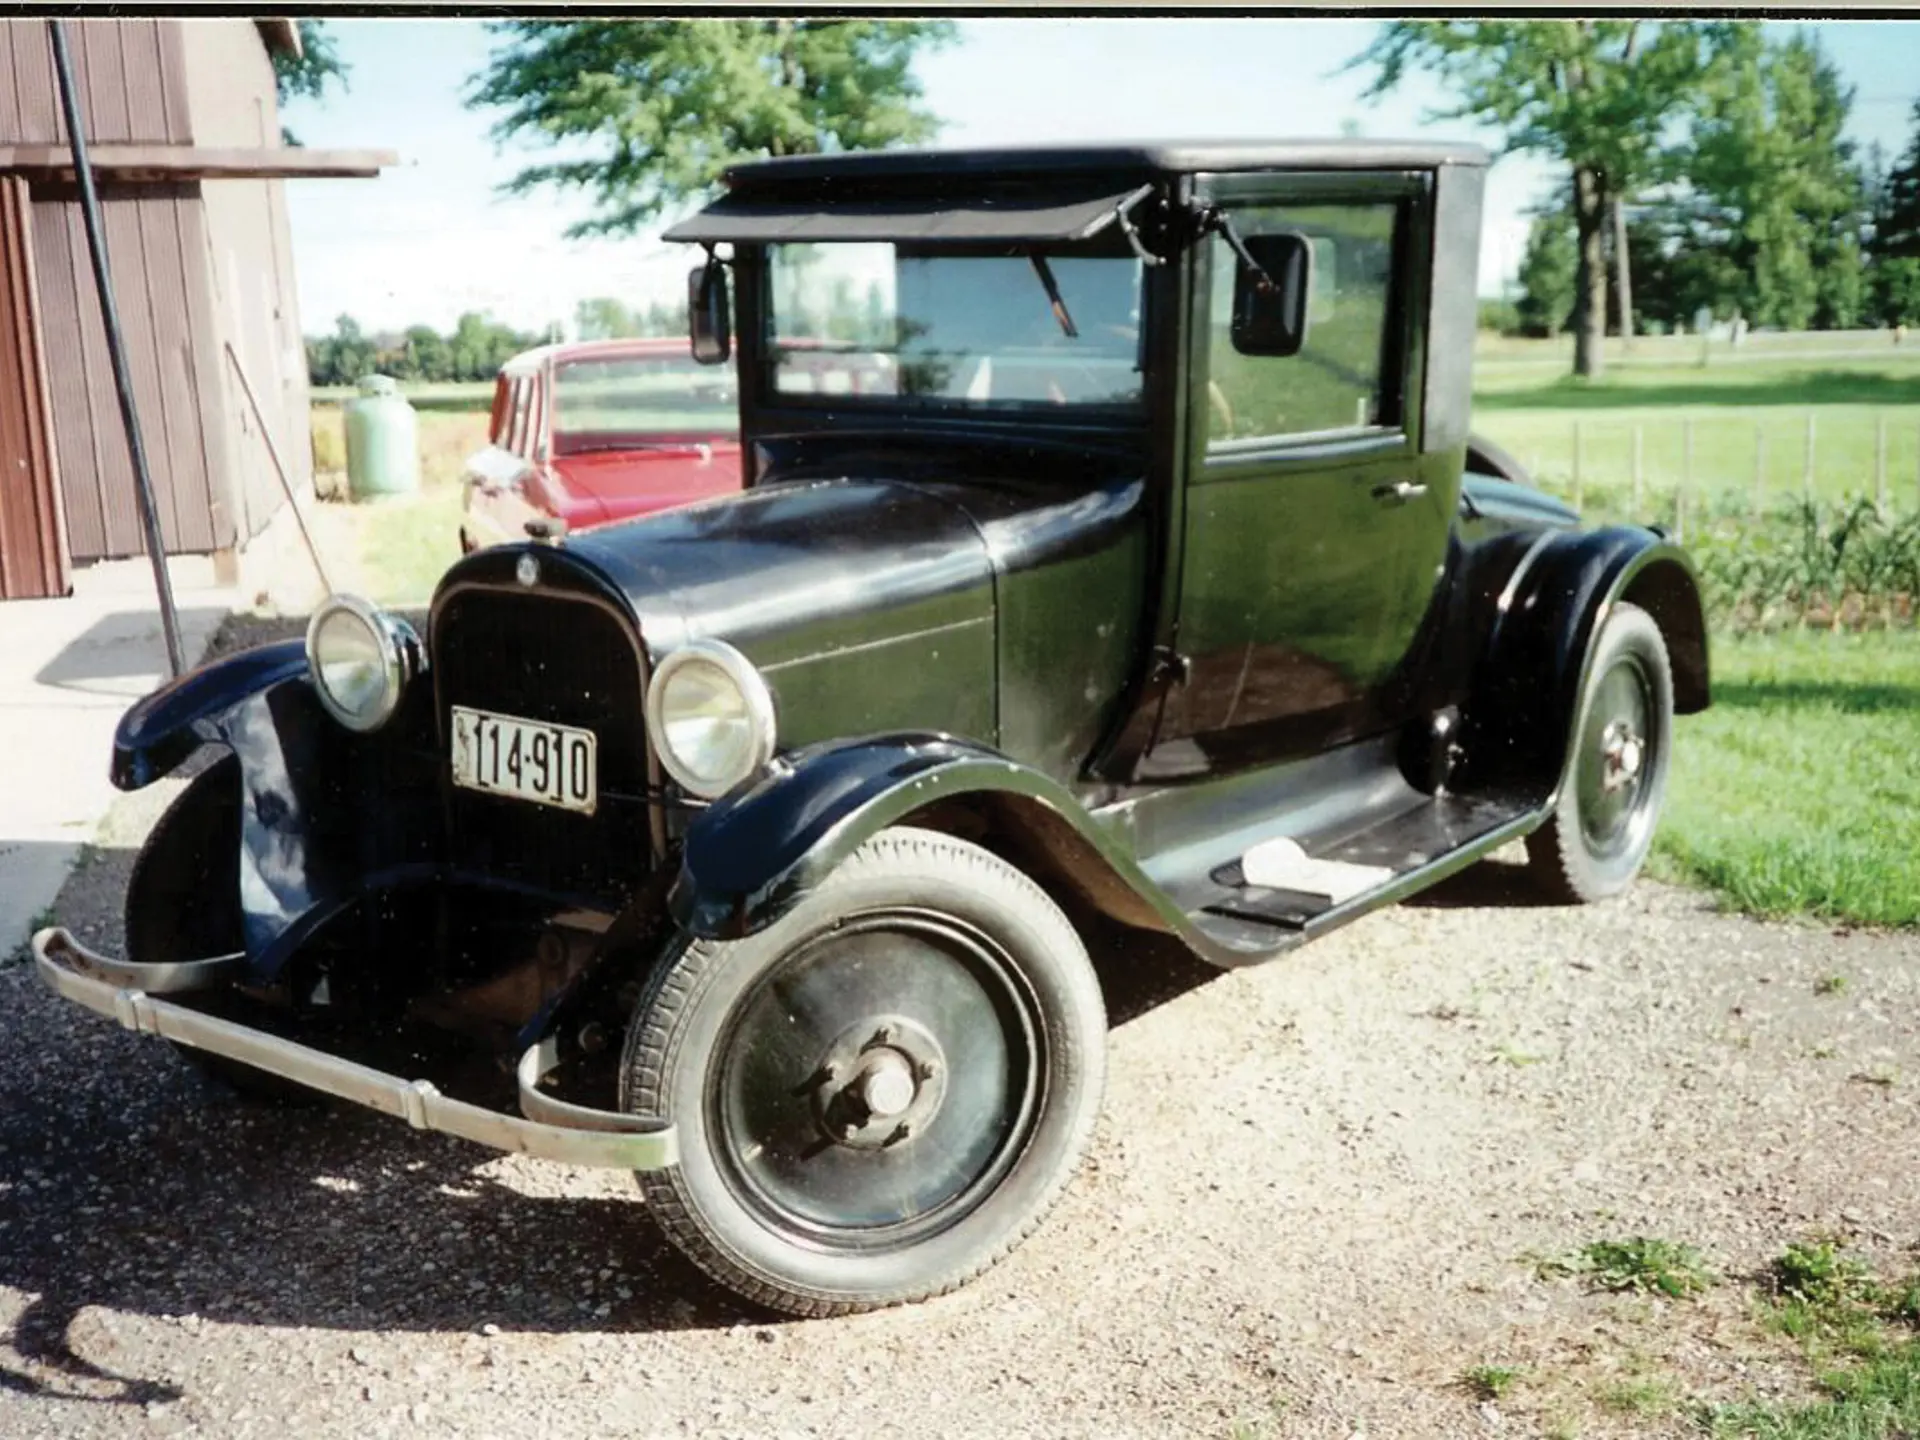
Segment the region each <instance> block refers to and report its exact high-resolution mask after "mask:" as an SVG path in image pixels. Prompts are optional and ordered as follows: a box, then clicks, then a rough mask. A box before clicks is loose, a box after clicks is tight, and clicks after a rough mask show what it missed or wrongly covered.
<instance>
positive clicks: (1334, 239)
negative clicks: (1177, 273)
mask: <svg viewBox="0 0 1920 1440" xmlns="http://www.w3.org/2000/svg"><path fill="white" fill-rule="evenodd" d="M1229 213H1230V214H1231V216H1232V219H1233V224H1234V227H1235V228H1236V229H1237V230H1238V231H1239V232H1240V234H1241V235H1242V236H1247V235H1264V234H1271V233H1273V232H1275V231H1281V230H1291V231H1295V232H1297V233H1300V234H1303V235H1305V236H1306V237H1307V238H1308V240H1309V241H1310V242H1311V244H1312V247H1313V279H1312V288H1311V290H1310V292H1309V298H1308V303H1307V339H1306V343H1305V344H1304V345H1303V346H1302V347H1301V349H1300V353H1299V354H1297V355H1289V356H1286V357H1284V358H1276V357H1273V356H1264V355H1243V354H1241V353H1240V352H1239V351H1238V350H1236V349H1235V348H1234V344H1233V333H1232V327H1233V285H1234V276H1235V273H1236V271H1237V269H1238V267H1239V264H1240V261H1239V259H1238V257H1237V256H1235V254H1234V252H1233V248H1232V247H1231V246H1230V245H1228V243H1227V242H1226V240H1225V239H1224V238H1222V237H1221V236H1219V235H1215V236H1214V237H1213V239H1212V241H1211V244H1212V245H1213V256H1212V261H1213V293H1212V296H1211V297H1210V298H1211V310H1210V319H1209V330H1210V336H1209V342H1208V347H1207V348H1208V362H1207V377H1208V379H1207V447H1208V449H1209V450H1226V451H1229V452H1230V451H1232V450H1234V449H1238V448H1241V447H1242V446H1243V445H1244V444H1245V442H1248V441H1256V440H1267V439H1273V438H1276V437H1283V436H1292V435H1309V434H1315V433H1319V432H1324V431H1339V430H1354V429H1369V428H1373V427H1376V426H1392V425H1398V424H1399V423H1400V422H1401V417H1400V415H1399V414H1398V413H1397V411H1398V401H1397V392H1398V390H1399V385H1398V383H1397V379H1398V376H1397V374H1396V373H1394V372H1391V371H1389V370H1388V368H1387V367H1388V366H1389V365H1392V366H1399V365H1401V364H1402V363H1403V362H1404V357H1405V349H1406V347H1405V345H1404V343H1402V342H1403V340H1404V337H1402V336H1399V335H1389V334H1388V329H1387V327H1388V325H1389V324H1390V323H1392V320H1393V315H1394V306H1393V304H1392V300H1393V280H1394V266H1393V257H1394V243H1395V240H1396V238H1397V231H1398V228H1399V226H1400V225H1401V224H1402V223H1403V221H1402V219H1401V206H1400V205H1399V204H1398V203H1396V202H1394V201H1370V202H1367V203H1364V204H1344V205H1312V206H1287V207H1277V206H1276V207H1265V206H1249V207H1245V208H1237V209H1234V210H1232V211H1230V212H1229Z"/></svg>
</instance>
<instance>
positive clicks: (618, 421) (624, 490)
mask: <svg viewBox="0 0 1920 1440" xmlns="http://www.w3.org/2000/svg"><path fill="white" fill-rule="evenodd" d="M738 401H739V396H738V392H737V390H736V388H735V382H734V376H733V370H732V369H731V367H728V366H708V365H701V364H698V363H696V362H695V361H694V358H693V355H692V353H691V350H690V349H689V346H688V343H687V341H686V340H685V339H683V338H675V339H669V340H587V341H580V342H577V343H575V344H570V345H543V346H541V347H540V348H539V349H536V350H527V351H524V352H522V353H521V354H519V355H516V356H514V357H513V359H511V360H509V361H508V362H507V363H506V364H505V365H503V366H501V367H500V376H499V379H498V380H497V381H496V382H495V385H494V392H493V421H492V424H491V425H490V426H489V428H488V432H487V440H488V445H487V448H486V449H485V450H482V451H480V452H479V453H478V454H477V455H474V456H472V457H471V458H470V459H469V460H468V461H467V474H466V496H465V512H464V515H463V517H462V523H461V526H460V547H461V549H463V550H473V549H477V548H478V547H480V546H482V545H493V544H498V543H500V542H501V541H507V540H524V539H526V538H527V535H526V524H527V521H529V520H532V519H536V518H539V517H543V516H550V517H555V518H558V519H561V520H564V521H565V522H566V524H567V528H568V529H569V530H583V529H586V528H588V527H590V526H594V525H606V524H610V523H611V522H613V521H615V520H628V519H631V518H633V517H634V516H636V515H646V514H650V513H652V512H653V511H655V510H666V509H670V508H672V507H673V506H676V505H686V504H689V503H691V502H692V501H695V500H704V499H706V498H707V497H708V496H711V495H720V494H724V493H726V492H727V491H730V490H737V489H739V488H740V421H739V404H738Z"/></svg>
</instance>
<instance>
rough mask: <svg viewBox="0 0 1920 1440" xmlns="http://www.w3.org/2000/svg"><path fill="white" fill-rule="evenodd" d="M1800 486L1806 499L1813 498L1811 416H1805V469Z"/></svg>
mask: <svg viewBox="0 0 1920 1440" xmlns="http://www.w3.org/2000/svg"><path fill="white" fill-rule="evenodd" d="M1800 488H1801V490H1802V492H1803V493H1804V494H1805V495H1806V497H1807V499H1809V500H1811V499H1812V498H1813V416H1812V415H1808V416H1807V469H1806V473H1805V474H1804V475H1803V476H1801V478H1800Z"/></svg>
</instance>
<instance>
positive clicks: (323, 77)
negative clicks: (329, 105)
mask: <svg viewBox="0 0 1920 1440" xmlns="http://www.w3.org/2000/svg"><path fill="white" fill-rule="evenodd" d="M296 28H297V30H298V33H299V36H300V53H299V54H297V55H294V54H290V53H288V52H287V51H285V50H275V51H273V52H272V54H273V90H274V97H275V99H276V100H277V101H278V102H279V104H280V106H281V107H282V108H284V107H285V106H286V103H287V101H289V100H291V99H293V98H294V97H295V96H296V95H297V96H300V97H302V98H304V99H308V100H318V99H320V98H321V96H322V95H324V94H325V93H326V89H327V86H328V85H329V84H333V83H338V84H339V86H340V88H341V89H343V90H344V89H346V87H347V70H348V67H347V66H346V64H345V63H344V62H342V60H341V59H340V52H339V51H338V50H337V49H335V48H334V44H333V37H332V36H331V35H329V34H328V33H327V29H326V26H324V25H323V24H321V23H320V22H319V21H318V20H301V21H298V22H297V23H296ZM280 140H281V143H282V144H285V145H298V144H299V143H300V142H299V140H298V139H296V138H295V136H294V133H293V132H292V131H291V130H289V129H287V127H286V126H284V125H282V126H281V127H280Z"/></svg>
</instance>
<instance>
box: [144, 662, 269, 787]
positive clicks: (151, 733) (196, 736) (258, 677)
mask: <svg viewBox="0 0 1920 1440" xmlns="http://www.w3.org/2000/svg"><path fill="white" fill-rule="evenodd" d="M306 673H307V647H306V644H305V642H303V641H300V640H281V641H278V642H276V643H274V644H271V645H261V646H259V647H257V648H255V649H252V650H242V651H240V652H239V653H238V654H235V655H229V656H227V657H226V658H225V659H222V660H216V661H214V663H213V664H211V665H206V666H203V667H201V668H200V669H198V670H194V671H191V672H190V673H188V674H185V675H182V676H180V678H179V679H177V680H174V681H172V682H171V683H169V684H166V685H163V686H161V687H160V688H159V689H158V690H156V691H154V692H153V693H152V694H151V695H148V696H146V697H144V698H142V699H140V700H138V701H136V702H134V705H133V707H132V708H131V709H130V710H128V711H127V713H126V714H125V715H123V716H121V717H120V724H119V727H118V728H117V729H116V730H115V731H114V735H113V761H112V766H111V770H110V774H111V777H112V779H113V783H114V786H115V788H117V789H120V790H138V789H140V788H142V787H143V786H146V785H151V784H152V783H153V782H154V781H156V780H158V779H160V778H161V777H162V776H164V775H167V774H169V773H171V772H172V771H173V770H174V769H175V768H177V767H178V766H179V764H180V763H181V762H182V761H183V760H185V759H186V758H187V757H188V756H189V755H191V754H192V753H193V752H194V751H195V750H197V749H199V748H200V747H201V746H202V745H204V744H207V743H210V742H211V743H221V742H224V740H225V739H226V737H225V735H224V734H223V731H222V721H223V720H224V719H225V718H226V716H227V715H228V714H229V713H231V712H232V711H233V709H234V708H235V707H236V706H238V705H240V704H242V703H243V702H244V701H246V700H249V699H251V698H252V697H253V696H255V695H259V694H262V693H264V692H265V691H268V690H271V689H273V688H274V687H275V686H277V685H281V684H284V683H285V682H287V681H289V680H294V679H298V678H299V677H300V676H303V675H305V674H306Z"/></svg>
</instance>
